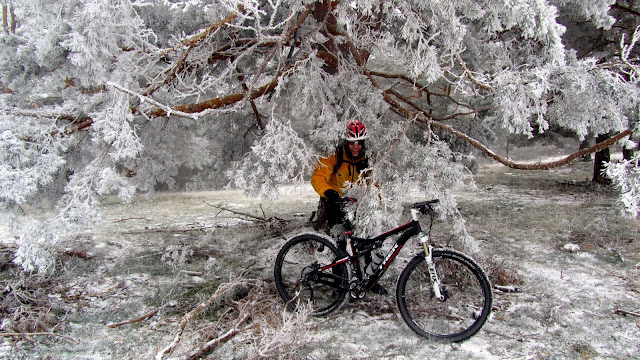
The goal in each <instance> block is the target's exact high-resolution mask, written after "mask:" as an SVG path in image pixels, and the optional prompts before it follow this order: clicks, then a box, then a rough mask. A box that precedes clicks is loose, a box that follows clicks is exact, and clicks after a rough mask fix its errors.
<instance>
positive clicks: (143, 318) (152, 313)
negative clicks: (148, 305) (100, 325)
mask: <svg viewBox="0 0 640 360" xmlns="http://www.w3.org/2000/svg"><path fill="white" fill-rule="evenodd" d="M163 307H164V305H163V306H161V307H159V308H157V309H155V310H153V311H150V312H148V313H146V314H144V315H142V316H140V317H138V318H135V319H133V320H127V321H123V322H119V323H116V324H109V325H107V327H109V328H112V329H113V328H117V327H119V326H122V325H129V324H135V323H138V322H141V321H145V320H148V319H150V318H152V317H153V316H154V315H155V314H157V313H158V312H159V311H160V310H162V308H163Z"/></svg>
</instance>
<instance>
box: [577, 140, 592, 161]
mask: <svg viewBox="0 0 640 360" xmlns="http://www.w3.org/2000/svg"><path fill="white" fill-rule="evenodd" d="M593 144H594V141H593V137H591V136H587V137H586V138H585V139H584V140H583V141H582V142H581V143H580V150H582V149H587V148H589V147H590V146H592V145H593ZM580 160H581V161H584V162H590V161H593V155H592V154H587V155H585V156H583V157H581V158H580Z"/></svg>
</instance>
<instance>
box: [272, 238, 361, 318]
mask: <svg viewBox="0 0 640 360" xmlns="http://www.w3.org/2000/svg"><path fill="white" fill-rule="evenodd" d="M345 257H347V254H345V253H344V252H343V251H341V250H338V248H337V247H336V245H335V243H334V242H333V241H332V240H330V239H329V238H326V237H323V236H320V235H317V234H301V235H298V236H296V237H294V238H293V239H291V240H289V241H288V242H287V243H286V244H284V246H283V247H282V249H280V252H278V256H277V258H276V263H275V266H274V270H273V272H274V277H275V283H276V288H277V289H278V293H279V294H280V296H281V297H282V298H283V299H284V301H285V302H286V303H287V306H288V307H289V308H290V309H291V310H295V309H296V308H297V307H298V305H299V304H302V303H308V304H309V306H311V308H312V314H313V315H316V316H323V315H326V314H329V313H330V312H333V311H335V310H337V309H339V308H340V307H341V306H342V305H343V304H344V303H345V302H346V300H347V298H348V297H347V296H346V295H347V294H348V292H349V278H350V276H351V271H350V268H349V267H348V266H347V263H346V261H345V262H343V263H340V264H337V265H334V266H330V265H331V264H333V263H335V262H336V261H337V260H339V259H342V258H345Z"/></svg>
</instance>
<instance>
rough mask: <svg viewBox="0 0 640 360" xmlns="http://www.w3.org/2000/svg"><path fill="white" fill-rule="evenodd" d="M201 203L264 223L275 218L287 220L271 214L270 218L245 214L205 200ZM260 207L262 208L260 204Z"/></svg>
mask: <svg viewBox="0 0 640 360" xmlns="http://www.w3.org/2000/svg"><path fill="white" fill-rule="evenodd" d="M203 203H204V204H206V205H209V206H211V207H214V208H216V209H220V210H224V211H228V212H230V213H232V214H236V215H241V216H246V217H248V218H251V219H254V220H258V221H261V222H265V223H268V222H272V221H273V220H277V221H287V220H285V219H281V218H278V217H273V216H272V217H270V218H267V217H260V216H256V215H251V214H247V213H244V212H241V211H237V210H232V209H229V208H225V207H223V206H218V205H212V204H209V203H207V202H206V201H203ZM261 209H262V206H261ZM262 214H264V210H262Z"/></svg>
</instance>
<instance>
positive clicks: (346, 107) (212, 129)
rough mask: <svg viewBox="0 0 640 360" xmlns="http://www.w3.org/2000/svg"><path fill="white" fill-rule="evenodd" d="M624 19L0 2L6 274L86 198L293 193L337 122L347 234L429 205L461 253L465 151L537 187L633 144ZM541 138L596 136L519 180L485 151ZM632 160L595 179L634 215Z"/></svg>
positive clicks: (289, 3)
mask: <svg viewBox="0 0 640 360" xmlns="http://www.w3.org/2000/svg"><path fill="white" fill-rule="evenodd" d="M638 10H640V9H638V8H637V5H636V4H635V2H628V1H612V0H607V1H605V0H603V1H596V0H593V1H579V0H555V1H550V0H549V1H545V0H513V1H505V2H495V1H489V0H484V1H483V0H452V1H424V0H395V1H383V0H367V1H337V0H323V1H312V0H303V1H300V0H296V1H293V0H267V1H253V0H201V1H197V2H193V1H172V2H164V1H161V0H90V1H77V0H55V1H53V0H30V1H27V2H21V3H17V2H12V1H8V0H4V1H3V15H4V16H3V19H5V20H4V22H3V30H4V31H3V32H2V33H1V34H0V47H1V50H2V51H0V74H1V78H0V88H1V89H2V94H1V95H0V107H1V109H2V111H1V115H0V127H1V128H0V134H1V136H0V147H1V148H2V150H1V151H0V157H2V161H1V162H0V191H1V192H0V194H1V196H2V200H3V205H4V211H5V212H6V213H8V214H13V215H11V216H12V220H10V221H11V223H12V224H14V232H15V234H16V236H17V238H18V239H19V245H20V247H19V254H18V257H17V259H18V262H19V263H20V264H21V265H22V266H23V268H24V269H25V270H28V271H35V270H41V271H42V270H46V269H47V268H50V265H51V261H47V260H46V259H47V256H46V253H47V250H48V249H49V248H50V247H51V246H52V245H53V244H55V242H57V241H60V239H63V238H64V237H65V236H66V235H67V234H69V232H70V231H73V230H74V229H76V228H77V227H78V226H82V225H83V224H87V223H92V222H95V221H98V220H99V219H100V216H101V212H100V198H101V196H104V195H107V194H117V195H118V196H120V197H121V198H122V199H124V200H128V199H130V198H131V196H132V195H133V194H134V193H135V192H136V191H138V192H152V191H154V189H156V188H157V186H158V185H159V184H162V185H164V186H165V187H168V188H174V187H175V186H176V183H175V181H176V178H177V176H178V174H179V172H180V171H181V169H185V168H189V169H194V170H196V171H199V174H198V176H196V177H194V179H197V180H198V182H197V183H196V184H195V185H192V186H200V187H206V186H213V185H221V183H226V182H229V183H231V184H232V185H234V186H238V187H241V188H243V189H245V190H246V191H248V192H249V193H250V194H252V195H263V196H275V195H277V192H278V185H280V184H282V183H288V182H291V181H303V179H304V177H305V176H308V174H309V172H310V169H311V167H312V166H313V164H314V161H315V159H316V158H317V157H318V156H320V155H324V154H326V153H327V152H328V151H330V150H331V149H333V148H334V147H335V145H336V142H337V139H338V138H339V137H340V134H341V133H342V131H343V130H344V122H345V120H346V119H349V118H352V117H356V118H359V119H361V120H363V121H364V122H365V123H366V124H367V126H368V128H369V132H370V134H372V135H371V137H370V141H369V142H368V144H367V146H368V148H369V151H370V153H371V154H372V161H371V164H372V169H371V179H370V181H369V184H383V185H382V186H380V187H373V186H363V187H356V188H354V189H353V193H354V194H355V195H356V196H357V197H359V198H360V202H359V208H358V212H357V213H358V222H359V225H360V229H361V231H363V232H365V233H367V232H369V233H370V232H375V231H377V230H378V229H380V228H381V227H383V226H387V225H389V224H391V223H394V222H396V221H397V219H398V217H399V215H400V212H401V203H402V201H403V199H404V194H406V193H407V192H408V191H413V190H416V191H419V192H420V193H421V194H422V197H425V198H440V200H441V205H440V210H441V213H442V214H443V216H446V217H448V218H450V219H452V220H453V221H452V223H453V224H454V225H453V230H454V232H456V233H457V234H458V235H459V236H460V238H462V239H464V240H469V237H468V235H467V234H466V231H465V229H464V220H463V219H462V218H461V217H460V216H459V214H458V213H457V211H456V201H455V199H454V198H453V195H452V190H454V189H456V188H457V187H460V186H463V185H464V184H465V183H468V182H469V181H470V171H469V170H468V168H467V167H466V166H465V165H464V164H465V163H466V162H465V160H468V159H469V158H470V157H471V152H470V148H471V147H473V148H476V149H478V150H479V151H480V152H482V153H484V154H485V155H487V156H489V157H491V158H493V159H495V160H496V161H499V162H501V163H503V164H505V165H507V166H511V167H514V168H521V169H532V168H536V169H545V168H551V167H554V166H560V165H563V164H566V163H568V162H569V161H571V160H573V159H576V158H579V157H580V156H582V155H584V154H585V153H588V152H590V151H596V150H599V149H602V148H603V147H606V146H609V145H611V144H613V143H615V142H616V141H627V140H628V138H629V136H631V135H633V136H634V137H635V133H634V131H635V129H636V124H637V122H638V103H637V99H638V87H637V80H638V71H639V70H638V61H637V60H638V57H637V54H638V53H637V48H636V46H635V45H636V40H637V37H638V34H639V33H638V31H636V26H637V25H638V24H637V19H638V15H637V14H638ZM614 24H618V25H621V26H613V25H614ZM622 25H624V26H622ZM588 36H591V38H589V37H588ZM594 38H597V39H599V40H598V42H595V41H593V39H594ZM594 45H597V46H596V47H594ZM590 47H593V48H592V49H590ZM550 129H562V130H563V131H570V132H572V133H574V134H575V135H576V136H577V137H579V138H584V137H586V136H598V135H603V134H608V135H609V136H610V138H609V139H608V140H606V141H605V142H603V143H600V144H597V145H595V146H594V147H592V148H589V149H587V150H585V151H583V152H581V153H576V154H574V155H572V156H571V157H569V158H567V159H565V160H563V161H559V162H555V163H549V164H546V163H543V164H537V165H525V164H518V163H514V162H512V161H510V160H508V159H506V158H503V157H501V156H499V155H497V154H496V153H495V152H494V151H491V150H490V148H489V147H488V143H487V142H488V141H490V140H491V138H492V137H493V136H495V135H496V134H507V133H508V134H520V135H524V136H527V137H534V136H537V135H539V134H544V133H545V132H547V131H550ZM461 143H463V144H466V146H460V144H461ZM628 145H629V146H630V147H634V146H635V144H634V143H632V142H630V141H628ZM637 162H638V160H637V157H635V158H632V159H629V160H627V161H626V162H624V163H620V164H615V165H610V166H609V167H608V170H607V174H608V175H609V176H610V177H611V178H612V179H613V180H614V182H615V184H616V185H617V186H619V187H620V188H621V190H622V202H623V204H624V206H625V207H626V209H627V211H629V212H630V213H632V214H637V212H638V200H637V199H638V195H637V194H638V191H637V187H638V185H637V184H638V183H640V182H639V181H638V172H637V170H636V169H637ZM223 175H226V176H228V177H227V178H225V181H221V180H220V179H221V178H222V177H223ZM46 203H50V204H52V206H53V207H55V208H56V209H57V215H56V216H52V217H51V218H49V219H46V220H39V221H38V222H36V220H35V216H34V215H35V210H33V207H34V206H36V205H37V206H41V205H43V204H46ZM466 243H467V244H468V245H473V243H472V241H466Z"/></svg>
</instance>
